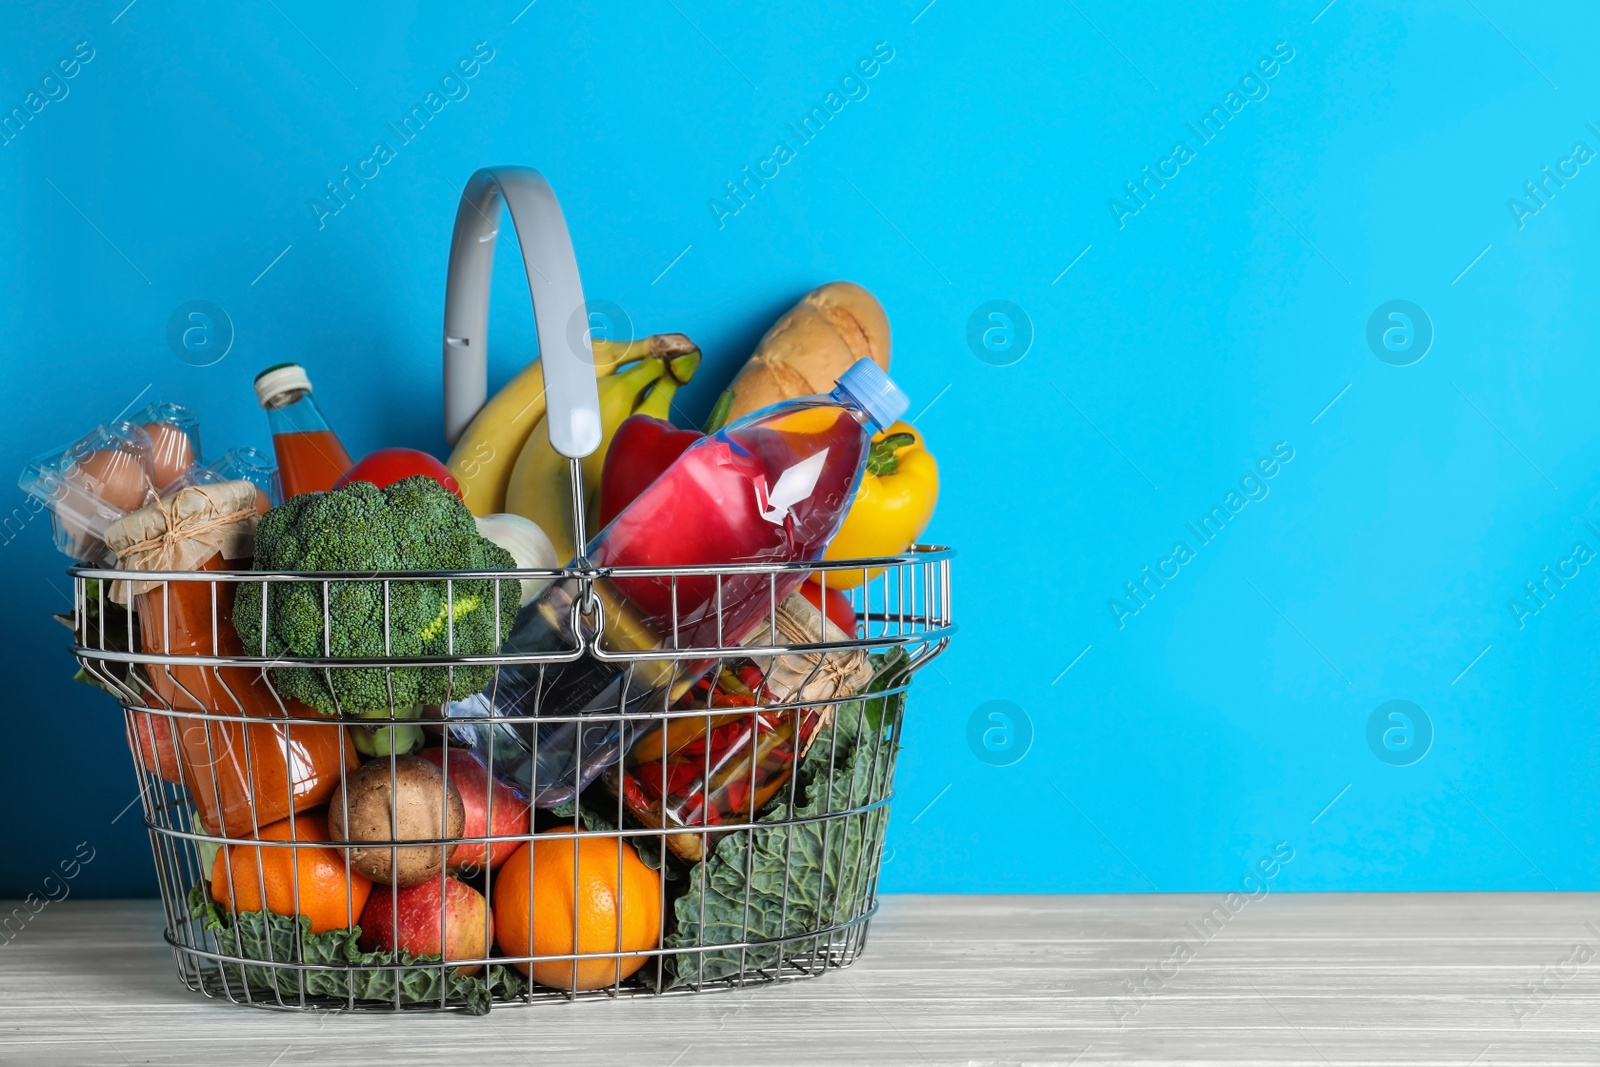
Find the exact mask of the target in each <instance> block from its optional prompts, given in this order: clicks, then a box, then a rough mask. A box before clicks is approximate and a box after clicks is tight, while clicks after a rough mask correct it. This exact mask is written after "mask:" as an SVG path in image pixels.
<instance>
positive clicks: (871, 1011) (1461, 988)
mask: <svg viewBox="0 0 1600 1067" xmlns="http://www.w3.org/2000/svg"><path fill="white" fill-rule="evenodd" d="M1220 899H1221V898H1220V897H1213V896H1201V895H1180V894H1172V895H1152V896H1115V897H1104V896H1100V897H1087V896H1079V897H950V896H943V897H911V896H906V897H886V898H884V901H883V910H882V912H881V914H880V916H879V918H878V919H877V920H875V922H874V924H873V927H872V935H871V938H870V941H869V945H868V948H867V951H866V954H865V956H864V957H863V958H862V960H861V962H860V963H858V964H857V965H856V966H854V967H852V968H849V969H846V970H843V971H838V972H834V973H831V974H829V975H827V976H825V977H823V978H821V979H818V980H815V981H805V982H797V983H792V984H786V985H783V986H781V987H770V988H762V989H749V990H735V991H728V992H718V993H710V994H706V995H702V996H692V997H674V998H664V999H627V1000H620V1001H590V1002H583V1003H577V1004H545V1005H535V1006H531V1007H522V1006H513V1007H503V1008H497V1009H496V1010H495V1011H494V1012H492V1013H491V1014H490V1015H489V1016H487V1017H485V1018H480V1019H474V1018H469V1017H466V1016H461V1015H438V1014H429V1015H409V1016H404V1017H393V1016H369V1015H344V1014H337V1013H324V1014H305V1015H302V1014H293V1013H284V1012H271V1011H262V1010H259V1009H254V1008H246V1007H239V1006H235V1005H231V1004H226V1003H218V1002H215V1001H211V1000H207V999H206V998H204V997H201V996H198V995H196V994H192V993H189V992H188V991H187V990H185V989H184V988H183V987H182V986H181V985H180V984H179V982H178V980H177V977H176V973H175V970H174V966H173V960H172V954H171V952H170V951H169V950H168V949H167V948H166V946H165V944H164V943H163V942H162V941H161V937H160V930H161V915H160V908H159V905H158V904H156V903H155V902H153V901H105V902H97V901H84V902H80V901H67V902H63V903H60V904H51V905H49V906H47V907H46V908H45V909H44V910H43V911H42V912H41V913H40V914H39V915H38V916H37V917H35V918H34V919H33V920H32V921H31V922H30V923H29V924H28V925H27V926H26V927H25V928H24V929H23V930H22V932H21V933H20V934H18V935H17V936H15V937H14V938H13V939H12V940H11V941H10V942H9V943H5V944H0V1062H4V1063H8V1064H9V1063H17V1064H29V1065H34V1064H37V1065H41V1067H48V1065H56V1064H62V1065H66V1064H71V1065H97V1064H111V1065H125V1064H130V1063H138V1064H146V1063H148V1064H159V1065H179V1064H208V1065H209V1064H219V1063H225V1064H230V1065H231V1064H260V1065H262V1067H268V1065H275V1067H291V1065H295V1064H309V1063H330V1062H337V1063H339V1064H341V1065H345V1067H365V1065H369V1064H371V1065H377V1064H383V1065H386V1067H387V1065H400V1064H430V1065H443V1064H450V1063H471V1064H473V1065H474V1067H495V1065H499V1064H508V1065H517V1064H520V1065H527V1064H541V1065H542V1064H547V1063H550V1064H555V1063H559V1064H571V1065H574V1067H588V1065H601V1064H605V1065H607V1067H612V1065H615V1064H618V1063H625V1064H627V1065H629V1067H652V1065H659V1067H696V1065H706V1067H720V1065H735V1064H737V1065H744V1064H749V1063H761V1064H763V1065H764V1067H765V1065H782V1064H863V1063H868V1064H883V1065H900V1064H906V1065H931V1067H944V1065H946V1064H958V1065H962V1067H973V1065H989V1064H994V1065H1012V1064H1018V1065H1020V1064H1035V1065H1047V1064H1054V1065H1063V1067H1064V1065H1067V1064H1078V1065H1082V1067H1088V1065H1090V1064H1101V1063H1132V1064H1163V1065H1167V1064H1218V1065H1221V1064H1228V1065H1251V1064H1288V1065H1300V1064H1305V1065H1309V1067H1321V1065H1340V1067H1343V1065H1346V1064H1352V1065H1353V1064H1365V1065H1379V1064H1383V1065H1389V1064H1429V1065H1446V1064H1449V1065H1454V1067H1467V1065H1469V1064H1471V1065H1473V1067H1489V1065H1492V1064H1558V1065H1559V1064H1594V1063H1596V1062H1600V1012H1597V1008H1600V895H1596V894H1557V893H1549V894H1406V895H1384V894H1372V895H1366V894H1341V895H1322V894H1274V895H1272V896H1269V897H1266V898H1264V899H1262V900H1259V901H1255V902H1253V903H1251V904H1249V905H1247V906H1246V907H1244V908H1243V909H1242V910H1240V911H1239V912H1238V913H1237V914H1234V915H1230V916H1229V917H1228V918H1227V919H1226V921H1220V920H1217V919H1215V918H1213V919H1212V926H1210V927H1208V926H1205V925H1203V924H1202V923H1201V919H1202V918H1203V917H1204V916H1206V915H1208V914H1213V915H1214V913H1213V912H1212V908H1213V906H1214V905H1216V904H1217V903H1218V902H1219V900H1220ZM10 910H11V909H10V906H7V905H3V904H0V914H5V913H9V911H10ZM1180 945H1181V946H1185V950H1183V951H1180V949H1179V946H1180Z"/></svg>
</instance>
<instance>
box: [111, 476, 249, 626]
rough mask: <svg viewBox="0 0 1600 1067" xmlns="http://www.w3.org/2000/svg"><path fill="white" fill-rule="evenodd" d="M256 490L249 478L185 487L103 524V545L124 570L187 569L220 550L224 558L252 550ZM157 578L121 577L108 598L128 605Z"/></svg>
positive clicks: (244, 556)
mask: <svg viewBox="0 0 1600 1067" xmlns="http://www.w3.org/2000/svg"><path fill="white" fill-rule="evenodd" d="M256 493H257V489H256V487H255V486H254V485H252V484H251V483H250V482H246V481H232V482H214V483H212V484H209V485H190V486H185V487H184V488H183V489H180V490H179V491H178V492H176V493H174V494H173V495H172V496H170V497H168V498H167V499H165V500H163V499H161V498H160V497H157V498H156V501H155V503H153V504H147V505H146V506H144V507H142V508H140V509H139V510H138V511H132V512H129V513H128V514H126V515H124V516H123V517H122V518H120V519H118V520H117V521H116V522H113V523H112V524H111V525H110V526H107V527H106V532H105V542H106V546H107V547H108V548H110V549H111V550H112V551H113V552H115V553H116V554H117V568H118V569H119V570H126V571H190V570H196V569H198V568H199V566H200V565H201V564H203V563H205V561H206V560H208V559H210V558H211V557H212V556H215V555H217V554H218V553H219V552H220V553H221V554H222V555H223V557H224V558H226V559H244V558H246V557H248V556H251V555H253V554H254V551H255V531H256V519H257V513H256ZM160 584H161V583H160V582H140V581H127V580H122V579H119V580H118V581H115V582H113V583H112V585H111V594H110V595H111V599H112V600H113V601H115V602H116V603H118V604H123V605H126V604H128V603H129V602H130V601H132V599H133V598H134V597H135V596H137V595H138V594H140V593H145V592H149V591H150V590H151V589H154V588H156V587H157V586H159V585H160Z"/></svg>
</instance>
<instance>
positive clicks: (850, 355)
mask: <svg viewBox="0 0 1600 1067" xmlns="http://www.w3.org/2000/svg"><path fill="white" fill-rule="evenodd" d="M889 347H890V346H889V317H888V315H886V314H885V313H884V310H883V305H881V304H879V303H878V301H877V298H876V297H874V296H873V295H872V294H871V293H869V292H867V290H865V289H863V288H862V287H861V286H859V285H857V284H855V283H854V282H829V283H828V284H827V285H823V286H820V287H818V288H816V289H813V290H811V292H809V293H807V294H806V295H805V296H804V297H802V298H801V299H800V302H799V303H797V304H796V305H795V306H794V307H792V308H790V309H789V310H788V312H786V313H785V314H784V316H783V317H782V318H780V319H779V320H778V321H777V322H775V323H773V325H772V328H771V329H770V330H768V331H767V333H766V336H764V337H762V338H761V343H760V344H759V345H757V346H756V351H755V354H754V355H752V356H751V357H750V359H749V360H748V361H746V363H745V365H744V367H743V368H741V369H740V371H739V374H738V376H737V377H735V378H734V380H733V384H732V385H731V386H730V388H731V389H732V390H733V393H734V398H733V408H732V410H731V411H730V412H729V414H728V418H729V419H730V420H732V419H737V418H740V417H741V416H744V415H748V414H749V413H750V412H752V411H757V410H759V409H761V408H764V407H766V406H767V405H769V404H776V403H777V402H778V401H780V400H788V399H790V398H791V397H796V396H810V395H812V394H814V393H827V392H831V391H832V389H833V383H834V381H835V380H837V379H838V377H839V375H841V374H843V373H844V371H845V368H846V367H848V366H850V364H852V363H854V362H855V361H856V360H858V359H870V360H872V361H873V362H874V363H876V364H877V365H878V366H880V367H882V368H883V369H884V370H886V371H887V370H888V369H889Z"/></svg>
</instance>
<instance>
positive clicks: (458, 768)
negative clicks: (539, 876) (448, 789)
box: [417, 748, 532, 870]
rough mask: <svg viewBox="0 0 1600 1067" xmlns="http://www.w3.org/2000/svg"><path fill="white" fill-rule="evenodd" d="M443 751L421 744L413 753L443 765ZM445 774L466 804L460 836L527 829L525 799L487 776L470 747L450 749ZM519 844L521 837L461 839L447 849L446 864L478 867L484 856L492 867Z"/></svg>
mask: <svg viewBox="0 0 1600 1067" xmlns="http://www.w3.org/2000/svg"><path fill="white" fill-rule="evenodd" d="M444 751H445V750H444V749H442V748H425V749H423V750H422V751H421V752H418V753H417V755H419V756H421V757H422V758H423V759H425V760H427V761H428V762H430V763H432V764H434V765H436V766H437V767H439V768H440V769H443V768H444ZM446 777H447V778H449V779H450V781H451V782H453V783H455V787H456V789H457V791H459V792H460V793H461V800H462V802H463V803H464V804H465V805H466V808H467V822H466V827H465V828H464V829H463V830H462V831H461V836H462V837H487V836H489V835H491V834H493V835H495V836H499V835H502V834H525V833H527V832H528V827H529V826H530V825H531V823H532V812H531V810H530V809H529V807H528V802H527V801H526V800H523V799H522V798H521V797H519V796H517V794H516V793H515V792H514V791H513V790H512V789H511V787H510V786H508V785H506V784H505V783H504V782H500V781H496V780H493V779H491V778H490V777H489V772H488V770H486V769H485V768H484V766H483V764H481V763H479V762H478V759H477V757H476V756H474V755H473V754H472V753H471V752H470V751H468V750H467V749H464V748H456V749H451V750H450V768H449V771H448V772H447V774H446ZM491 790H492V791H493V793H494V827H493V829H487V827H488V826H489V823H488V820H487V815H488V811H489V794H490V792H491ZM520 844H522V842H521V841H496V842H494V843H493V844H486V843H485V842H482V841H463V842H462V843H461V844H459V845H456V846H455V847H454V848H452V849H451V850H450V866H451V867H482V866H484V860H485V859H487V860H488V866H489V869H490V870H494V869H495V868H496V867H498V866H500V865H501V864H502V863H504V862H505V861H506V859H507V858H508V857H509V856H510V855H511V854H512V853H513V852H515V851H516V850H517V846H518V845H520Z"/></svg>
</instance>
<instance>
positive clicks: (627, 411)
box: [505, 357, 667, 560]
mask: <svg viewBox="0 0 1600 1067" xmlns="http://www.w3.org/2000/svg"><path fill="white" fill-rule="evenodd" d="M666 373H667V363H666V360H664V359H660V358H658V357H651V358H648V359H642V360H640V361H639V362H638V363H635V364H634V365H633V366H631V367H628V368H627V369H626V370H622V371H619V372H618V373H616V374H613V375H611V376H610V377H607V378H604V379H602V380H601V382H600V427H601V439H600V447H599V448H596V449H595V450H594V451H593V452H591V453H589V455H587V456H585V457H584V458H583V460H582V461H581V462H582V464H583V490H584V510H585V513H587V512H588V511H589V510H590V507H591V505H590V501H591V500H592V499H593V498H594V497H595V495H596V494H597V493H598V491H599V488H600V468H601V465H602V464H604V463H605V458H606V449H607V448H609V447H610V446H611V438H612V435H614V434H615V433H616V432H617V427H618V426H620V425H622V420H623V419H626V418H627V417H628V416H629V415H631V414H633V409H634V408H635V407H637V406H638V403H639V399H640V397H641V394H643V393H644V391H645V390H646V389H648V388H649V387H650V386H651V385H653V384H654V383H655V382H656V381H657V380H658V379H659V378H660V377H661V376H662V375H664V374H666ZM540 421H541V423H542V422H543V420H540ZM505 510H507V511H509V512H512V513H513V514H516V515H521V516H523V517H524V518H528V519H532V520H533V521H534V522H535V523H537V524H538V526H539V528H540V529H541V530H543V531H544V532H545V533H546V534H547V535H549V537H550V543H551V544H553V545H554V546H555V549H556V555H557V556H559V557H560V558H561V559H563V560H567V559H571V558H573V556H575V555H576V554H577V545H576V544H575V543H574V542H575V539H576V536H577V533H576V530H574V528H573V523H572V478H571V474H570V464H569V462H568V460H567V457H565V456H563V455H562V454H561V453H559V452H557V451H556V450H555V449H554V448H552V447H551V446H550V437H549V434H548V433H546V432H545V428H544V426H543V425H539V426H535V427H534V428H533V431H532V432H531V433H530V434H529V435H528V441H527V443H526V444H525V445H523V447H522V453H521V454H520V455H519V456H517V463H516V466H515V467H514V468H512V471H511V483H510V485H509V486H508V487H507V488H506V506H505ZM591 532H592V531H591Z"/></svg>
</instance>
